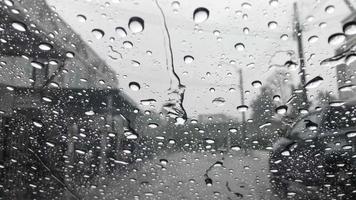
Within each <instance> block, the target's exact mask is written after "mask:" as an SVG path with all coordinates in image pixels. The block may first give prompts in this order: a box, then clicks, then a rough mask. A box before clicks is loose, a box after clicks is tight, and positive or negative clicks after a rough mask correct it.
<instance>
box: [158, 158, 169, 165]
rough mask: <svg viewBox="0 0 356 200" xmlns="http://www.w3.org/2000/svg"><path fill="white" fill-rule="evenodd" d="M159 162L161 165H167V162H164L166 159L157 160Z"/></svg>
mask: <svg viewBox="0 0 356 200" xmlns="http://www.w3.org/2000/svg"><path fill="white" fill-rule="evenodd" d="M159 162H160V163H161V164H162V165H167V164H168V160H166V159H159Z"/></svg>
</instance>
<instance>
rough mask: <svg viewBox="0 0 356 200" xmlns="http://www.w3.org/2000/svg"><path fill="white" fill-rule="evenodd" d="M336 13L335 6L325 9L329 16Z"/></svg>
mask: <svg viewBox="0 0 356 200" xmlns="http://www.w3.org/2000/svg"><path fill="white" fill-rule="evenodd" d="M334 11H335V7H334V6H333V5H330V6H327V7H326V8H325V12H326V13H328V14H332V13H334Z"/></svg>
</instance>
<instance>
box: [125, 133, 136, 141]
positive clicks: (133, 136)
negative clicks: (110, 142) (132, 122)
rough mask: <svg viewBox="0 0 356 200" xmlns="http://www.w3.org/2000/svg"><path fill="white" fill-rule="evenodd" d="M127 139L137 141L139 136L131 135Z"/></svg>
mask: <svg viewBox="0 0 356 200" xmlns="http://www.w3.org/2000/svg"><path fill="white" fill-rule="evenodd" d="M126 138H127V139H128V140H136V139H137V135H136V134H130V135H128V136H126Z"/></svg>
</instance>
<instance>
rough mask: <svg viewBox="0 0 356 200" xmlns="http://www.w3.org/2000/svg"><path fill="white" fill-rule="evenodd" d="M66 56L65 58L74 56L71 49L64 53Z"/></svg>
mask: <svg viewBox="0 0 356 200" xmlns="http://www.w3.org/2000/svg"><path fill="white" fill-rule="evenodd" d="M66 56H67V58H74V53H73V52H71V51H68V52H67V53H66Z"/></svg>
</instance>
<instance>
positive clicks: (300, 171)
mask: <svg viewBox="0 0 356 200" xmlns="http://www.w3.org/2000/svg"><path fill="white" fill-rule="evenodd" d="M355 146H356V101H350V102H343V103H334V104H330V106H328V107H326V108H324V109H321V110H319V111H315V112H313V113H310V114H308V115H306V116H304V117H303V118H301V119H300V120H298V121H297V122H296V123H295V124H294V125H293V126H292V128H290V129H289V130H288V131H287V133H286V136H285V137H283V138H280V139H279V140H278V141H277V142H276V143H275V144H274V145H273V151H272V153H271V155H270V172H271V178H270V180H271V185H272V189H273V191H274V192H275V193H276V194H277V195H278V196H280V197H281V198H282V199H285V198H292V199H293V198H294V199H334V198H335V199H354V198H355V197H356V177H355V173H354V172H355V169H356V154H355Z"/></svg>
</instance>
